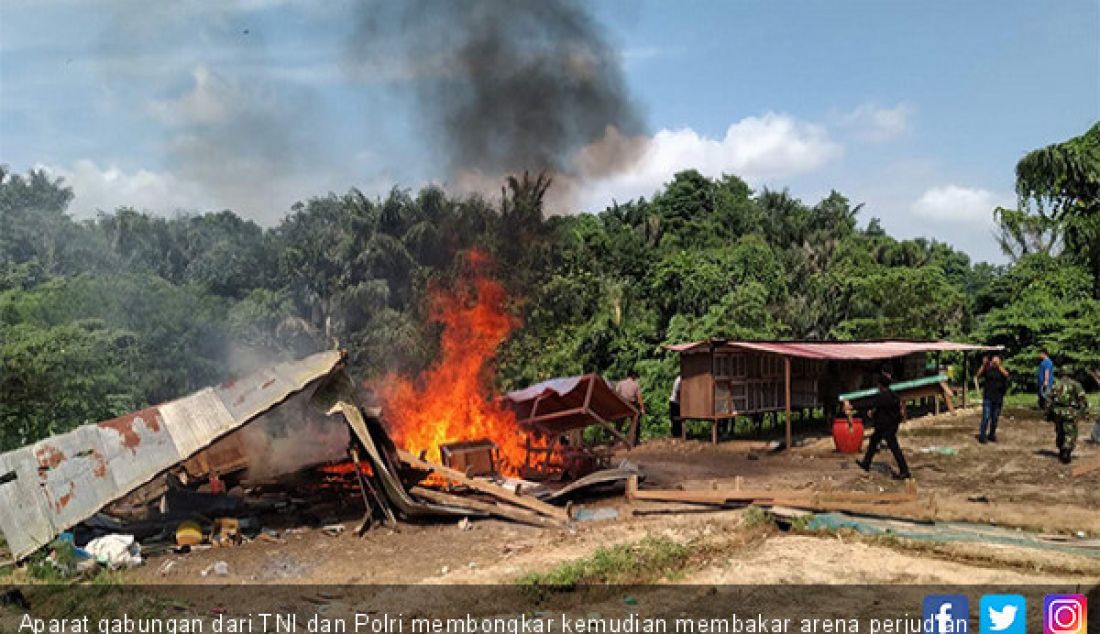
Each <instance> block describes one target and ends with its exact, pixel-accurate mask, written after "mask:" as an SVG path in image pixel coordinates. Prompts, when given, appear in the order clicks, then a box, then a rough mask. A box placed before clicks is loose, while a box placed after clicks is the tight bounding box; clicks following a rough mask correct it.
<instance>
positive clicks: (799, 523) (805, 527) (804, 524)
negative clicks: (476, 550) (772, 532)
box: [791, 513, 814, 533]
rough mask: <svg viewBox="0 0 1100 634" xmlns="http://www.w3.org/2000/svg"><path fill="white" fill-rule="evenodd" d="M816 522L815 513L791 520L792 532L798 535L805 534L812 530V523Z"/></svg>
mask: <svg viewBox="0 0 1100 634" xmlns="http://www.w3.org/2000/svg"><path fill="white" fill-rule="evenodd" d="M813 521H814V514H813V513H806V514H805V515H799V516H798V517H795V518H794V519H792V520H791V530H792V531H795V532H798V533H805V532H808V531H809V530H810V523H812V522H813Z"/></svg>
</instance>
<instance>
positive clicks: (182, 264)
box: [0, 127, 1100, 448]
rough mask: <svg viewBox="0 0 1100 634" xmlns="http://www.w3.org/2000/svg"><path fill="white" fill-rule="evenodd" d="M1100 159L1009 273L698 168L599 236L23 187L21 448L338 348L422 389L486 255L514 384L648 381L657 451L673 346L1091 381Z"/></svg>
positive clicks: (821, 205) (0, 410)
mask: <svg viewBox="0 0 1100 634" xmlns="http://www.w3.org/2000/svg"><path fill="white" fill-rule="evenodd" d="M1098 138H1100V128H1097V127H1094V128H1093V129H1092V130H1090V131H1089V132H1088V133H1086V134H1085V135H1083V136H1082V137H1078V138H1077V139H1073V140H1071V141H1069V142H1067V143H1064V144H1057V145H1054V146H1050V147H1049V148H1044V149H1042V150H1038V151H1036V152H1034V153H1032V154H1029V155H1027V156H1026V157H1025V158H1024V159H1023V160H1022V161H1021V162H1020V166H1019V167H1018V170H1017V173H1018V183H1019V184H1018V189H1019V192H1020V197H1021V205H1020V207H1021V208H1020V209H1019V210H998V211H997V214H998V218H999V219H1000V221H1001V223H1002V229H1003V231H1002V237H1003V242H1004V244H1005V247H1006V249H1007V250H1008V251H1009V252H1010V253H1011V254H1012V255H1013V256H1014V257H1015V261H1014V262H1013V264H1012V265H1010V266H1003V267H1002V266H990V265H988V264H977V265H973V264H972V263H971V262H970V260H969V258H968V257H967V256H966V255H965V254H963V253H960V252H958V251H955V250H953V249H951V248H950V247H948V246H947V245H944V244H941V243H937V242H933V241H928V240H924V239H916V240H901V241H899V240H896V239H894V238H892V237H890V236H889V235H887V234H886V233H885V232H884V231H883V230H882V227H881V224H880V223H879V222H878V221H877V220H876V219H874V218H870V219H868V221H867V222H866V224H865V225H863V227H862V228H861V222H860V216H859V214H860V212H861V208H860V206H859V205H853V204H852V203H851V202H850V201H849V200H848V199H847V198H845V197H844V196H843V195H841V194H840V193H838V192H831V193H830V194H829V195H828V196H826V197H825V198H824V199H822V200H821V201H819V202H817V203H816V204H812V205H808V204H806V203H804V202H803V201H801V200H798V199H797V198H795V197H793V196H791V195H790V193H789V192H787V191H772V190H767V189H765V190H763V191H760V192H754V191H752V190H751V189H750V188H749V187H748V186H747V185H746V184H745V183H744V182H743V181H742V180H740V179H739V178H737V177H735V176H725V177H723V178H721V179H717V180H714V179H709V178H706V177H704V176H703V175H701V174H700V173H698V172H696V171H694V170H689V171H685V172H681V173H678V174H674V175H671V178H670V180H669V182H668V184H667V185H666V186H665V187H664V188H663V189H662V190H661V191H659V192H657V193H656V195H655V196H654V197H653V198H652V199H651V200H647V199H645V198H642V199H638V200H633V201H629V202H626V203H622V204H615V205H613V206H612V207H609V208H608V209H606V210H605V211H603V212H602V213H599V214H578V215H571V216H556V217H550V218H547V217H545V215H544V213H543V200H544V198H545V195H546V193H547V191H548V188H550V187H553V185H552V183H551V182H550V180H549V179H548V178H546V177H544V176H540V175H532V174H523V175H519V176H517V177H514V178H511V179H509V180H508V181H507V182H506V183H505V186H504V188H503V189H502V193H501V199H500V201H499V202H496V203H491V202H489V201H487V200H485V199H483V198H480V197H469V198H454V197H451V196H448V195H447V194H446V193H445V192H443V191H442V190H440V189H438V188H435V187H428V188H425V189H423V190H421V191H419V192H416V193H415V194H414V193H413V192H410V191H406V190H401V189H394V190H392V191H391V192H390V193H389V194H388V195H386V196H385V197H382V198H369V197H367V196H364V195H363V194H362V193H361V192H359V191H357V190H354V189H353V190H351V191H349V192H348V193H346V194H343V195H335V194H329V195H327V196H323V197H318V198H312V199H310V200H308V201H305V202H303V203H299V204H296V205H295V206H294V207H293V208H292V209H291V210H290V211H289V213H288V214H287V216H286V217H285V218H284V219H283V220H282V222H280V223H279V224H278V225H277V226H275V227H273V228H270V229H263V228H261V227H259V226H258V225H256V224H255V223H253V222H250V221H247V220H244V219H242V218H240V217H238V216H237V215H236V214H234V213H233V212H231V211H222V212H218V213H208V214H203V215H193V216H178V217H174V218H162V217H156V216H152V215H149V214H147V213H142V212H138V211H135V210H133V209H127V208H122V209H118V210H116V211H114V212H112V213H106V214H101V215H100V216H99V217H98V218H96V219H94V220H91V221H86V222H76V221H74V220H73V219H72V218H71V217H70V216H68V215H67V214H66V212H65V209H66V206H67V204H68V203H69V201H70V200H71V197H72V194H71V192H70V191H69V190H68V189H67V188H66V187H65V184H64V183H61V182H59V181H56V180H51V179H49V178H48V177H47V176H46V175H45V174H43V173H41V172H37V171H32V172H30V173H28V174H26V175H18V174H12V173H9V172H7V171H6V170H4V171H0V227H2V229H3V231H0V448H10V447H13V446H16V445H19V444H21V443H24V442H27V441H30V440H33V439H35V438H39V437H42V436H44V435H47V434H50V433H56V432H58V431H63V430H65V429H68V428H71V427H73V426H75V425H77V424H80V423H82V422H84V421H86V420H96V419H102V418H107V417H109V416H113V415H117V414H121V413H123V412H126V411H129V410H131V409H134V408H137V407H140V406H143V405H146V404H149V403H154V402H158V401H162V400H165V399H169V398H172V397H175V396H178V395H181V394H184V393H186V392H188V391H191V390H194V389H197V388H199V387H201V386H203V385H207V384H210V383H212V382H214V381H217V380H219V379H221V378H222V377H224V376H226V375H227V374H231V373H241V372H246V371H248V370H250V369H251V368H252V367H253V366H254V365H256V364H258V363H266V362H268V361H269V360H271V359H275V358H280V357H288V356H301V355H304V354H306V353H309V352H311V351H314V350H318V349H323V348H328V347H332V346H342V347H344V348H347V349H348V350H349V352H350V363H351V366H352V369H353V371H354V372H357V373H358V374H360V375H361V376H363V377H367V378H369V377H371V376H377V375H379V374H381V373H383V372H387V371H394V370H396V371H402V372H415V371H417V370H419V369H421V368H424V367H425V366H426V365H427V364H429V363H430V362H431V361H432V359H434V358H435V355H436V346H437V345H438V330H437V327H436V326H435V325H434V324H431V323H427V321H428V320H427V319H426V315H425V298H426V293H427V291H428V287H429V283H430V282H431V281H432V280H437V281H438V280H440V279H444V280H445V279H446V278H447V277H448V276H449V275H451V274H452V273H453V268H454V266H455V263H456V261H457V258H458V257H459V255H460V254H461V253H463V252H464V251H466V250H468V249H470V248H473V247H477V248H480V249H482V250H484V251H486V252H488V253H489V254H490V255H491V256H492V258H493V261H494V262H495V263H496V265H497V267H496V275H497V276H498V277H499V278H500V279H501V280H502V281H503V282H504V284H505V286H506V287H507V288H508V290H509V292H510V294H511V304H510V307H511V310H513V311H514V312H515V313H516V314H517V316H519V317H520V318H521V319H522V324H523V325H522V326H521V327H520V328H519V329H518V330H516V331H515V332H514V333H513V335H512V337H511V338H510V339H509V340H508V341H507V342H506V343H505V345H504V346H503V347H502V349H501V350H500V351H499V354H498V359H497V364H498V375H497V379H498V383H499V385H500V387H502V388H512V387H517V386H523V385H527V384H529V383H531V382H534V381H538V380H542V379H545V378H549V377H553V376H560V375H567V374H576V373H581V372H591V371H596V372H601V373H604V374H605V375H608V376H612V377H618V376H621V375H623V374H625V373H626V372H627V371H629V370H630V369H632V368H633V369H636V370H637V371H638V372H639V373H640V376H641V382H642V385H643V387H644V388H645V389H646V390H647V391H648V392H649V393H650V394H651V396H650V398H649V403H650V404H651V412H652V413H653V414H654V416H651V417H650V420H648V421H647V422H646V427H645V429H646V431H647V432H648V433H650V434H652V433H659V432H660V431H661V429H663V425H664V424H665V423H664V422H663V418H662V416H663V414H664V411H663V409H664V407H665V406H666V403H665V397H666V394H665V392H667V390H668V388H669V385H670V384H671V381H672V378H673V376H674V375H675V372H676V369H675V359H674V358H673V356H672V355H668V354H665V353H663V352H662V351H661V345H662V344H665V343H672V342H679V341H684V340H691V339H699V338H704V337H710V336H715V337H731V338H732V337H736V338H746V339H753V338H755V339H768V338H808V339H862V338H877V337H910V338H936V337H957V338H964V339H965V338H971V337H972V338H975V339H979V340H983V341H988V342H991V343H1000V344H1004V345H1005V346H1007V347H1008V349H1009V351H1010V354H1009V367H1010V368H1011V369H1012V370H1013V371H1014V372H1016V373H1017V376H1018V377H1019V378H1020V380H1021V381H1026V380H1027V379H1028V378H1029V377H1030V371H1031V367H1032V365H1033V362H1034V356H1035V353H1036V352H1037V350H1038V348H1039V347H1047V348H1049V349H1050V351H1051V352H1052V354H1053V356H1054V357H1055V358H1056V359H1057V360H1058V361H1059V363H1060V364H1061V365H1062V368H1063V370H1064V371H1065V372H1068V373H1071V374H1076V375H1078V376H1081V377H1084V376H1085V374H1086V372H1087V371H1088V370H1094V369H1100V352H1097V351H1098V350H1100V300H1098V299H1097V289H1098V288H1100V287H1098V280H1097V269H1096V267H1097V263H1098V262H1100V258H1097V254H1098V253H1100V251H1097V250H1096V249H1097V235H1098V234H1097V233H1096V232H1095V231H1094V229H1095V223H1096V218H1097V216H1098V214H1100V211H1098V210H1100V207H1098V204H1097V192H1098V189H1097V173H1098V165H1100V161H1098V159H1097V156H1098V154H1097V149H1096V148H1097V140H1098ZM991 211H992V210H991Z"/></svg>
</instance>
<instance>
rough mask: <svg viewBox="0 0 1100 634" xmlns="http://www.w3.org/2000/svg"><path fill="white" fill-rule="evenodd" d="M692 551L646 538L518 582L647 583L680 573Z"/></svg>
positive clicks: (657, 538)
mask: <svg viewBox="0 0 1100 634" xmlns="http://www.w3.org/2000/svg"><path fill="white" fill-rule="evenodd" d="M693 552H694V548H693V547H692V546H691V545H690V544H681V543H679V542H676V541H673V540H671V539H669V538H667V537H661V536H656V535H647V536H646V537H644V538H643V539H641V540H639V541H636V542H631V543H626V544H616V545H614V546H608V547H605V548H600V549H598V550H597V551H596V552H594V553H592V554H591V555H590V556H588V557H585V558H584V559H578V560H576V561H571V562H567V563H564V564H561V565H559V566H558V567H556V568H553V569H551V570H550V571H548V572H543V573H537V572H533V573H530V574H527V575H525V576H523V577H521V578H520V579H519V580H518V583H519V584H520V585H525V586H531V587H540V586H550V587H558V588H570V587H574V586H578V585H582V584H628V583H648V582H651V581H655V580H659V579H664V578H666V577H669V576H671V575H673V574H676V573H678V572H679V571H681V570H682V569H683V568H684V567H685V566H686V565H687V563H688V561H689V560H690V559H691V556H692V554H693Z"/></svg>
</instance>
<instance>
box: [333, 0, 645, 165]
mask: <svg viewBox="0 0 1100 634" xmlns="http://www.w3.org/2000/svg"><path fill="white" fill-rule="evenodd" d="M353 38H354V39H353V41H352V46H351V50H352V53H353V60H352V61H353V65H354V67H355V68H359V69H363V68H369V69H373V70H372V71H371V72H384V73H386V74H387V75H389V76H390V77H395V76H396V77H397V78H398V79H400V80H401V81H403V82H407V83H408V84H409V86H410V88H411V92H412V96H413V97H414V99H415V107H416V109H417V112H418V114H419V115H420V116H421V117H422V122H421V123H422V124H423V126H424V127H425V128H426V130H425V132H426V133H428V134H435V135H437V137H438V138H439V139H441V140H442V144H441V150H442V154H443V156H442V158H443V161H444V163H445V165H444V166H445V167H446V168H447V169H448V170H449V172H450V174H451V176H452V178H459V179H461V178H462V177H463V176H464V175H467V176H468V175H473V176H474V177H475V178H476V177H478V176H481V177H485V178H489V179H496V178H497V177H499V176H500V175H502V174H504V173H515V172H518V171H520V170H532V171H543V170H544V171H547V172H550V173H551V174H553V175H554V176H555V178H556V182H558V183H562V182H563V181H564V182H568V181H570V180H572V179H575V178H579V177H584V176H586V175H592V174H597V175H607V174H611V173H614V172H616V171H618V169H621V167H619V166H620V165H622V166H626V165H629V164H630V163H631V162H632V159H633V158H635V156H634V155H636V153H637V149H638V147H639V146H638V144H637V143H630V142H628V141H629V140H630V139H635V138H637V137H638V136H639V135H640V134H642V133H643V132H644V130H643V125H642V117H641V116H640V114H639V112H638V108H637V107H636V105H635V104H634V102H633V101H632V100H631V98H630V95H629V94H628V91H627V89H626V85H625V82H624V79H623V74H622V68H621V61H620V58H619V56H618V54H617V52H616V51H615V50H614V49H613V48H612V47H611V46H610V45H609V44H608V42H607V39H606V35H605V33H604V31H603V29H602V28H601V27H600V26H599V25H598V24H597V23H596V22H595V21H594V20H593V18H592V17H591V16H590V15H589V14H588V13H587V11H586V10H585V9H584V7H582V6H581V5H580V3H578V2H573V1H570V0H537V1H535V0H457V1H433V0H409V1H404V2H397V3H388V2H385V3H384V2H371V3H367V4H366V5H362V6H361V8H360V11H359V16H358V20H357V23H356V28H355V30H354V35H353ZM605 145H612V146H614V147H613V148H611V149H608V148H606V147H604V148H602V149H601V148H600V146H605ZM592 147H595V148H597V149H595V150H593V149H591V148H592ZM586 148H589V150H588V151H587V152H586V158H585V160H584V161H583V163H584V164H583V165H582V164H580V163H578V153H580V152H581V151H582V150H585V149H586ZM593 157H598V159H599V160H598V163H599V164H598V165H592V164H591V163H592V160H593ZM497 182H498V183H499V181H497Z"/></svg>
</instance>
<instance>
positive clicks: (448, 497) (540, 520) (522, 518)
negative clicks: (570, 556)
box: [409, 486, 562, 527]
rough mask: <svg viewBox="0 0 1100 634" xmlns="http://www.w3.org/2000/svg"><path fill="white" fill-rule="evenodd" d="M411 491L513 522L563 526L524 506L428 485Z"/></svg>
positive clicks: (427, 498)
mask: <svg viewBox="0 0 1100 634" xmlns="http://www.w3.org/2000/svg"><path fill="white" fill-rule="evenodd" d="M409 492H410V493H412V494H413V495H415V496H416V497H418V498H422V499H425V500H428V501H429V502H435V503H436V504H446V505H448V506H462V507H466V508H469V509H472V510H474V511H481V512H483V513H488V514H489V515H495V516H497V517H502V518H504V519H507V520H512V521H513V522H519V523H521V524H530V525H531V526H542V527H546V526H562V522H560V521H558V520H556V519H554V518H551V517H545V516H542V515H539V514H538V513H534V512H532V511H528V510H525V509H522V508H516V507H514V506H509V505H506V504H490V503H488V502H482V501H481V500H475V499H472V498H468V497H463V496H461V495H454V494H451V493H446V492H444V491H437V490H436V489H429V488H427V487H420V486H415V487H413V488H412V489H410V490H409Z"/></svg>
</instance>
